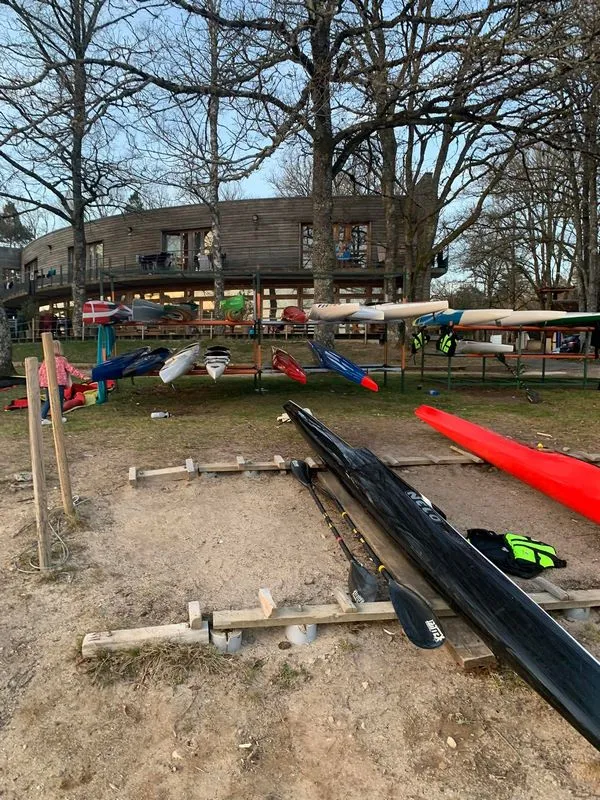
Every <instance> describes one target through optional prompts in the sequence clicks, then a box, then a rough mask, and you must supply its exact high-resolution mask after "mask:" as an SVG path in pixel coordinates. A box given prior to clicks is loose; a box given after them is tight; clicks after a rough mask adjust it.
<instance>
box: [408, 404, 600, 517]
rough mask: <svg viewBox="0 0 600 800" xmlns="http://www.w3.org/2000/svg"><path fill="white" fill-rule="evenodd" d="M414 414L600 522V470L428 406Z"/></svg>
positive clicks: (480, 455)
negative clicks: (520, 442)
mask: <svg viewBox="0 0 600 800" xmlns="http://www.w3.org/2000/svg"><path fill="white" fill-rule="evenodd" d="M415 414H416V415H417V417H419V419H422V420H423V422H426V423H427V424H428V425H431V426H432V428H435V429H436V431H439V432H440V433H443V434H444V436H447V437H448V438H449V439H452V441H454V442H456V443H457V444H458V445H460V446H461V447H464V448H466V449H467V450H470V451H471V452H472V453H475V455H477V456H479V457H480V458H483V459H484V460H485V461H488V462H489V463H490V464H493V465H494V466H495V467H498V469H502V470H504V471H505V472H508V473H509V474H510V475H514V477H515V478H519V480H522V481H524V482H525V483H528V484H529V485H530V486H533V488H534V489H538V490H539V491H540V492H543V493H544V494H547V495H548V496H549V497H552V498H553V499H554V500H557V501H558V502H559V503H562V504H563V505H565V506H567V507H568V508H571V509H573V511H577V513H579V514H582V515H583V516H584V517H588V519H591V520H593V521H594V522H597V523H598V524H600V470H599V469H598V467H596V466H594V465H593V464H587V463H586V462H585V461H579V460H578V459H576V458H571V457H570V456H564V455H562V454H561V453H544V452H540V451H539V450H533V449H532V448H531V447H526V446H525V445H522V444H518V443H517V442H513V441H512V440H511V439H507V438H506V437H504V436H500V434H498V433H494V432H493V431H490V430H488V429H487V428H483V427H482V426H481V425H475V424H474V423H472V422H467V421H466V420H464V419H461V418H460V417H456V416H455V415H454V414H448V413H447V412H446V411H440V410H439V409H437V408H431V406H419V408H417V409H416V411H415Z"/></svg>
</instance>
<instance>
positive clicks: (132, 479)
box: [129, 467, 138, 489]
mask: <svg viewBox="0 0 600 800" xmlns="http://www.w3.org/2000/svg"><path fill="white" fill-rule="evenodd" d="M137 479H138V473H137V469H136V468H135V467H129V485H130V486H133V488H134V489H135V488H136V487H137V485H138V483H137Z"/></svg>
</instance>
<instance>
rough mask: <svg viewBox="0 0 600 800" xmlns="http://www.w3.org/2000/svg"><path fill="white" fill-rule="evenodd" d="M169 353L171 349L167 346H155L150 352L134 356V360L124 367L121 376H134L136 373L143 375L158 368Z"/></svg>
mask: <svg viewBox="0 0 600 800" xmlns="http://www.w3.org/2000/svg"><path fill="white" fill-rule="evenodd" d="M170 355H171V351H170V350H169V348H168V347H157V348H156V349H155V350H152V351H151V352H150V353H146V354H145V355H143V356H140V357H139V358H136V360H135V361H132V362H131V364H129V365H128V366H127V367H125V369H124V370H123V377H124V378H135V376H136V375H145V374H146V373H147V372H152V370H154V369H160V368H161V367H162V366H163V364H164V363H165V361H166V360H167V358H169V356H170Z"/></svg>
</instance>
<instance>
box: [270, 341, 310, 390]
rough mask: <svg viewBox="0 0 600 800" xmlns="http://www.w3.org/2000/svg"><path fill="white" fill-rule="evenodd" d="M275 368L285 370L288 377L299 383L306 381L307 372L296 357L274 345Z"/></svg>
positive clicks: (273, 362) (273, 360) (280, 370)
mask: <svg viewBox="0 0 600 800" xmlns="http://www.w3.org/2000/svg"><path fill="white" fill-rule="evenodd" d="M272 350H273V359H272V364H273V369H276V370H278V371H279V372H283V373H284V374H285V375H287V376H288V378H291V379H292V380H293V381H298V383H306V374H305V373H304V370H303V369H302V367H301V366H300V364H299V363H298V362H297V361H296V359H295V358H294V357H293V356H291V355H290V354H289V353H286V351H285V350H280V349H279V347H273V348H272Z"/></svg>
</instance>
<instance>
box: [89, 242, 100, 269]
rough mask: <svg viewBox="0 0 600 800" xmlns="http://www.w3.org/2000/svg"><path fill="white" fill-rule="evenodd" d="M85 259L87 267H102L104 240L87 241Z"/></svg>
mask: <svg viewBox="0 0 600 800" xmlns="http://www.w3.org/2000/svg"><path fill="white" fill-rule="evenodd" d="M85 260H86V263H87V267H88V269H90V270H95V269H102V266H103V263H104V242H88V244H87V245H86V259H85Z"/></svg>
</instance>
